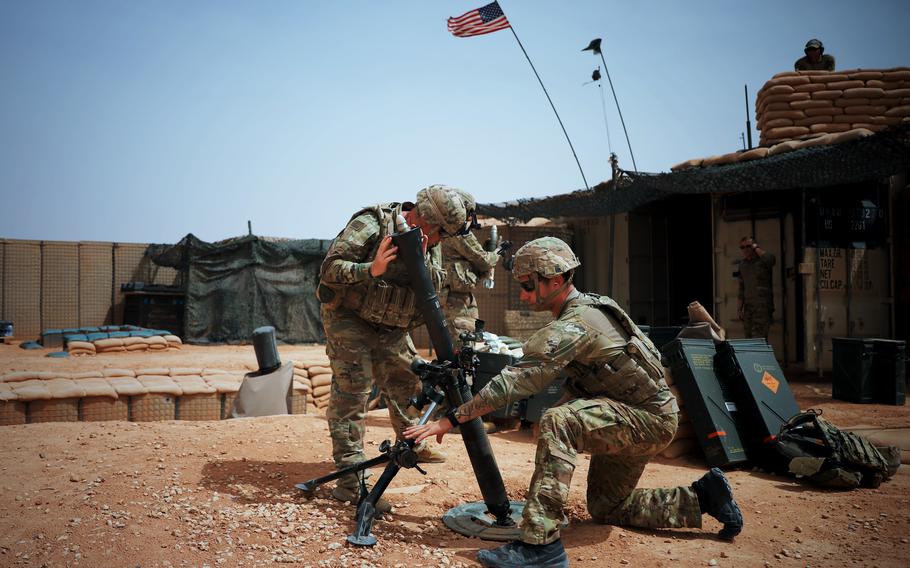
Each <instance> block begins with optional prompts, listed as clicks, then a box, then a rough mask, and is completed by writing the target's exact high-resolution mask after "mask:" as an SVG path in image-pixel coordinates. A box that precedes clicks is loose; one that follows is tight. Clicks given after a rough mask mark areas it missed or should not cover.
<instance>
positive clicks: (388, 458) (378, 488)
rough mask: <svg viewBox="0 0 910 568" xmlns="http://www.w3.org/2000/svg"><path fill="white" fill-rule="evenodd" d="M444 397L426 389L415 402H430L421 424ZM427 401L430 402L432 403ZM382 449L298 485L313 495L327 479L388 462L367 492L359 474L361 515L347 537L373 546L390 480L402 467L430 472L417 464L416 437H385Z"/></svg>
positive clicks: (350, 540)
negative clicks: (372, 531)
mask: <svg viewBox="0 0 910 568" xmlns="http://www.w3.org/2000/svg"><path fill="white" fill-rule="evenodd" d="M443 399H444V397H443V394H442V393H441V392H439V391H438V390H437V389H426V388H425V389H423V392H422V393H421V396H420V398H419V399H417V400H414V401H413V403H414V406H416V407H417V408H422V407H424V406H426V409H425V410H424V412H423V414H422V415H421V417H420V420H419V421H418V423H417V424H418V425H423V424H426V423H427V422H428V421H429V419H430V417H431V416H432V415H433V413H434V412H436V409H437V407H438V406H439V404H440V403H441V402H442V401H443ZM427 403H429V405H428V406H427ZM379 451H380V452H382V454H381V455H379V456H376V457H375V458H371V459H368V460H366V461H362V462H360V463H358V464H354V465H352V466H348V467H345V468H342V469H339V470H338V471H335V472H332V473H330V474H328V475H323V476H322V477H317V478H315V479H310V480H309V481H304V482H303V483H298V484H296V485H295V486H294V487H296V488H297V489H300V490H301V491H303V492H304V493H306V494H307V495H309V496H312V495H313V493H314V492H315V491H316V488H317V487H319V486H320V485H322V484H323V483H328V482H329V481H334V480H336V479H339V478H341V477H344V476H346V475H351V474H357V473H360V472H362V471H363V470H365V469H369V468H372V467H376V466H377V465H380V464H383V463H386V464H387V465H386V467H385V470H383V472H382V475H381V476H380V477H379V481H377V482H376V484H375V485H374V486H373V489H372V490H371V491H370V492H369V494H367V492H366V485H365V484H364V483H363V478H362V476H358V477H360V479H361V482H360V500H359V501H358V503H357V516H356V517H355V519H354V522H355V528H354V532H353V533H352V534H350V535H349V536H348V537H347V541H348V542H350V543H351V544H354V545H357V546H373V545H374V544H376V537H374V536H373V535H372V534H370V529H371V528H372V526H373V521H374V520H375V519H376V503H377V502H378V501H379V498H380V497H382V494H383V493H385V490H386V489H388V486H389V484H390V483H391V482H392V479H393V478H394V477H395V475H397V474H398V472H399V470H401V469H402V468H407V469H409V468H414V469H416V470H417V471H419V472H420V473H422V474H423V475H426V474H427V472H426V471H424V470H423V469H422V468H421V467H420V466H419V465H417V453H416V452H415V451H414V441H413V440H398V441H397V442H395V444H392V443H391V442H389V440H384V441H383V442H382V444H380V446H379Z"/></svg>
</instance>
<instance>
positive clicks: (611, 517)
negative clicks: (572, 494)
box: [521, 398, 701, 544]
mask: <svg viewBox="0 0 910 568" xmlns="http://www.w3.org/2000/svg"><path fill="white" fill-rule="evenodd" d="M677 424H678V417H677V415H676V414H667V415H663V416H658V415H655V414H651V413H650V412H646V411H644V410H639V409H635V408H632V407H630V406H628V405H625V404H623V403H620V402H616V401H613V400H610V399H605V398H596V399H576V400H573V401H570V402H568V403H566V404H563V405H561V406H557V407H554V408H550V409H549V410H547V411H546V412H545V413H544V415H543V417H542V418H541V421H540V440H539V441H538V442H537V457H536V459H535V464H536V466H535V469H534V475H533V477H532V478H531V486H530V488H529V489H528V497H527V502H526V504H525V509H524V515H523V519H522V524H521V540H523V541H525V542H528V543H532V544H548V543H550V542H553V541H554V540H556V539H558V538H559V527H560V525H561V524H562V523H563V522H564V519H565V517H564V514H563V506H564V505H565V504H566V501H567V499H568V497H569V484H570V483H571V481H572V473H573V472H574V471H575V462H576V459H577V455H578V453H579V452H588V453H590V454H591V467H590V470H589V471H588V495H587V497H588V512H590V513H591V517H592V518H593V519H594V520H595V521H596V522H599V523H605V524H611V525H625V526H632V527H643V528H664V527H700V526H701V512H700V509H699V506H698V498H697V497H696V495H695V491H694V490H693V489H692V488H691V487H689V486H686V487H675V488H672V489H635V486H636V485H637V484H638V480H639V478H640V477H641V474H642V472H643V471H644V469H645V465H647V463H648V461H649V460H650V459H651V457H653V456H654V455H655V454H657V453H658V452H660V451H661V450H662V449H664V448H665V447H666V446H667V445H668V444H669V443H670V441H671V440H672V439H673V436H674V434H675V433H676V426H677Z"/></svg>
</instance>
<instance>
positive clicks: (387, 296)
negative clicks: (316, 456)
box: [316, 185, 467, 512]
mask: <svg viewBox="0 0 910 568" xmlns="http://www.w3.org/2000/svg"><path fill="white" fill-rule="evenodd" d="M416 201H417V203H416V205H415V204H413V203H385V204H379V205H375V206H373V207H367V208H365V209H361V210H360V211H358V212H357V213H355V214H354V215H353V216H352V217H351V219H350V221H348V223H347V225H346V226H345V228H344V229H343V230H342V231H341V232H340V233H339V234H338V236H337V237H335V240H334V241H332V244H331V246H330V247H329V251H328V254H327V255H326V257H325V260H324V261H323V263H322V267H321V268H320V273H319V277H320V280H319V286H318V288H317V291H316V295H317V297H318V298H319V301H320V302H321V304H322V307H321V313H322V321H323V325H324V327H325V335H326V352H327V353H328V356H329V359H330V361H331V365H332V389H331V394H330V398H329V405H328V408H327V410H326V417H327V418H328V421H329V432H330V435H331V437H332V457H333V458H334V460H335V466H336V467H337V468H339V469H341V468H343V467H347V466H351V465H354V464H357V463H359V462H361V461H363V460H364V459H365V458H364V453H363V436H364V429H365V425H364V420H365V418H366V410H367V402H368V399H369V396H370V391H371V390H372V384H374V383H375V384H376V385H377V386H378V387H379V389H380V391H381V393H382V394H383V395H384V396H385V398H386V402H387V404H388V408H389V417H390V418H391V421H392V426H393V427H394V429H395V432H396V433H397V434H398V435H399V436H400V435H401V431H402V429H403V428H404V427H405V426H407V425H408V424H411V423H412V420H411V419H410V418H409V417H408V415H407V413H406V409H407V405H408V399H409V398H410V397H411V396H412V395H414V394H416V392H418V390H419V379H418V378H417V376H416V375H415V374H414V373H413V372H411V368H410V365H411V362H412V361H413V360H414V358H415V357H416V356H417V350H416V349H415V348H414V344H413V343H412V341H411V338H410V336H409V335H408V331H409V330H410V329H413V328H415V327H417V326H418V325H420V324H421V323H422V322H421V321H420V314H419V312H418V310H417V309H416V307H415V305H416V302H415V299H414V295H413V292H411V290H410V287H409V276H408V274H407V270H406V269H405V267H404V265H403V264H402V263H401V262H398V261H396V253H397V250H398V249H397V248H396V247H395V246H394V245H393V244H392V238H391V234H392V233H395V232H399V231H403V230H406V229H407V227H420V228H421V230H422V231H423V238H424V244H425V246H426V247H428V248H429V249H430V253H429V254H427V259H428V260H427V263H428V265H429V266H428V268H429V269H430V274H431V275H432V277H433V280H434V284H435V285H436V287H437V289H438V288H439V287H440V286H441V284H442V280H443V277H444V274H443V272H442V268H441V265H440V262H439V258H440V256H439V254H438V248H439V247H438V246H437V244H438V243H439V242H440V240H441V239H443V238H447V237H449V236H454V235H456V234H462V233H464V231H465V230H466V221H467V212H466V209H465V205H464V202H463V201H462V199H461V197H460V195H459V194H458V192H456V191H455V190H454V189H452V188H449V187H446V186H442V185H432V186H430V187H427V188H425V189H422V190H421V191H420V192H418V194H417V200H416ZM433 259H435V260H433ZM417 453H418V457H419V460H420V461H421V462H442V461H445V454H442V453H441V452H439V451H438V450H436V449H434V448H430V447H428V446H426V445H424V446H423V447H420V448H418V449H417ZM364 475H366V474H364ZM332 496H333V497H334V498H335V499H338V500H340V501H350V502H357V500H358V498H359V480H358V478H357V477H356V476H355V475H353V474H352V475H350V476H346V477H343V478H341V479H339V480H338V483H337V485H336V487H335V489H334V490H333V491H332ZM376 508H377V510H378V511H380V512H387V511H389V510H390V508H391V507H390V505H389V503H388V502H387V501H385V500H384V499H380V501H379V502H378V503H377V506H376Z"/></svg>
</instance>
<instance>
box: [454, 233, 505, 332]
mask: <svg viewBox="0 0 910 568" xmlns="http://www.w3.org/2000/svg"><path fill="white" fill-rule="evenodd" d="M440 248H441V249H442V258H443V267H444V268H445V271H446V281H445V284H444V289H443V293H442V294H440V296H442V297H443V298H444V300H445V304H444V306H443V310H444V311H445V315H446V319H447V320H448V321H449V325H450V329H451V332H452V341H453V342H454V343H455V344H456V345H458V344H459V343H458V336H459V335H460V334H461V333H462V332H464V331H474V322H475V321H476V320H477V318H479V317H480V314H479V312H478V311H477V299H476V298H475V297H474V292H473V290H474V287H475V286H476V285H477V282H478V281H479V280H480V279H482V278H486V277H488V276H489V274H490V272H491V271H492V270H493V268H494V267H495V266H496V261H497V260H499V255H498V254H496V253H495V252H489V251H486V250H484V249H483V247H482V246H481V244H480V242H479V241H478V240H477V237H475V236H474V234H473V233H469V234H467V235H465V236H463V237H457V238H452V239H446V240H445V241H443V242H442V243H441V245H440Z"/></svg>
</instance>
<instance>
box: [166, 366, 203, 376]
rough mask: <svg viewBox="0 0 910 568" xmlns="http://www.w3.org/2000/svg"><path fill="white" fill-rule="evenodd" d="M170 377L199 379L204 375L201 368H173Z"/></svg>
mask: <svg viewBox="0 0 910 568" xmlns="http://www.w3.org/2000/svg"><path fill="white" fill-rule="evenodd" d="M169 374H170V376H172V377H177V376H180V375H192V376H195V377H198V376H200V375H202V369H200V368H199V367H171V368H170V373H169Z"/></svg>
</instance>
